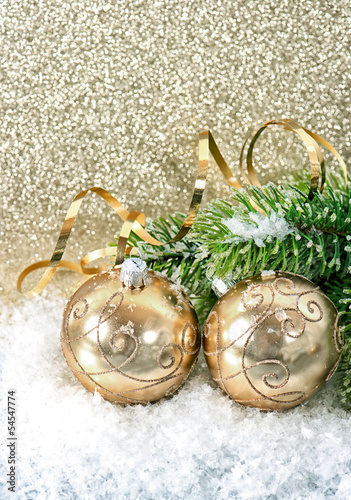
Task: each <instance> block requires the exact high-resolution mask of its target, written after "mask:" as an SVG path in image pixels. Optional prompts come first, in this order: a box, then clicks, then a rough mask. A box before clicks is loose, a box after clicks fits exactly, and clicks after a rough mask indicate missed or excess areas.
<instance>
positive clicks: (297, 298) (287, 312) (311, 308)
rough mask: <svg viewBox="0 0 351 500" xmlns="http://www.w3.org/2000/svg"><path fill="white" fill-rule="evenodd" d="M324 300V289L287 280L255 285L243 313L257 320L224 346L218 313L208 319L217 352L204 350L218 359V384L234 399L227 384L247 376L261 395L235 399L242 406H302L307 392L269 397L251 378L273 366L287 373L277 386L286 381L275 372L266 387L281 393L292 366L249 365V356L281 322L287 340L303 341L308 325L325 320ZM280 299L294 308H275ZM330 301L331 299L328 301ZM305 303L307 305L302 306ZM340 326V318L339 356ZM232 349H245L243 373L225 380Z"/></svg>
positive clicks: (267, 361) (335, 338)
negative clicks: (254, 344)
mask: <svg viewBox="0 0 351 500" xmlns="http://www.w3.org/2000/svg"><path fill="white" fill-rule="evenodd" d="M310 294H313V298H311V299H308V295H310ZM316 295H317V296H321V297H323V298H325V299H327V297H326V296H325V295H324V294H323V293H322V292H321V291H320V289H319V288H318V287H317V288H313V289H311V290H304V291H301V290H298V289H297V288H296V287H295V284H294V282H293V281H292V280H290V279H288V278H285V277H277V278H275V280H274V282H273V283H271V284H270V283H262V284H251V285H250V286H249V287H248V288H247V289H246V290H245V291H243V293H242V295H241V304H242V306H241V307H242V310H244V311H245V310H250V311H252V312H253V313H256V315H252V317H253V318H254V322H253V324H250V326H249V327H248V328H247V329H246V330H245V331H244V332H242V333H241V332H240V333H239V334H238V335H237V336H236V337H235V338H234V340H230V341H229V342H227V343H225V345H221V341H223V336H221V331H220V321H219V315H218V313H217V311H212V312H211V313H210V315H209V317H208V320H207V325H206V329H205V331H204V339H205V341H207V339H209V338H210V337H211V336H212V338H215V348H214V349H212V350H211V351H210V352H209V351H208V350H204V352H205V355H206V356H215V357H216V364H217V372H218V377H216V378H214V380H215V381H216V382H217V383H218V384H219V385H220V386H221V387H222V389H223V390H224V391H225V392H226V393H227V394H229V395H230V396H231V397H232V398H233V394H232V393H231V392H230V390H229V388H228V387H227V385H226V383H227V382H228V381H230V380H232V379H234V378H235V377H238V376H239V375H243V376H244V377H245V379H246V381H247V383H248V384H249V385H250V387H251V388H252V389H253V390H254V392H255V393H256V394H257V397H255V398H252V399H237V398H235V397H234V398H233V399H234V400H235V401H237V402H239V403H248V402H250V401H261V400H269V401H273V402H274V403H281V404H290V403H294V402H298V401H299V400H301V399H303V398H304V397H305V395H306V394H305V392H304V391H303V390H291V391H284V392H277V393H276V394H274V395H272V394H267V393H266V392H265V391H264V390H263V389H262V388H258V387H257V384H255V383H254V382H253V381H252V378H250V371H251V370H253V369H254V368H256V367H258V366H262V365H266V364H267V365H270V366H272V365H273V366H274V365H275V366H276V367H277V368H278V367H281V368H280V370H283V372H282V373H283V380H282V381H281V382H276V383H275V381H278V380H279V379H281V378H282V376H280V377H279V374H278V373H275V370H270V371H267V372H266V373H264V374H263V375H262V377H261V379H262V382H263V386H265V387H267V388H269V389H281V388H283V387H285V386H287V385H288V384H289V381H290V378H291V374H290V370H289V366H288V364H287V363H286V362H284V361H283V360H281V359H263V360H260V361H257V362H255V363H251V364H247V354H248V349H249V345H250V342H253V340H254V339H255V338H256V340H257V338H258V337H259V336H260V334H261V335H262V331H266V330H267V326H265V323H267V322H268V321H270V324H271V322H272V321H275V320H276V321H277V322H278V323H280V329H279V330H280V332H281V334H282V335H283V336H287V337H289V338H290V339H292V341H293V340H296V339H298V338H300V337H301V336H302V335H303V334H304V332H305V331H306V325H307V323H318V322H320V321H322V319H323V316H324V315H323V309H322V307H321V305H320V304H319V303H318V301H317V299H316V297H315V296H316ZM279 296H282V297H290V298H292V299H293V300H292V301H291V302H292V304H293V305H292V306H287V305H284V306H283V307H275V308H274V303H275V301H276V300H277V299H279ZM327 300H329V299H327ZM302 301H304V302H303V303H302ZM338 325H339V315H338V314H337V315H336V319H335V322H334V329H333V343H334V346H335V349H336V351H337V352H338V353H341V351H342V347H343V337H342V333H341V330H340V327H339V326H338ZM232 347H237V349H241V351H239V352H241V356H240V363H241V369H240V370H238V371H235V373H231V374H229V375H226V376H223V374H222V368H221V359H222V356H223V355H224V354H225V353H226V352H228V350H229V349H231V348H232ZM339 360H340V357H339V359H338V360H337V362H336V363H335V365H334V366H333V368H332V370H331V371H330V373H329V374H328V375H327V377H326V380H329V379H330V378H331V376H332V375H333V373H334V372H335V370H336V368H337V366H338V363H339Z"/></svg>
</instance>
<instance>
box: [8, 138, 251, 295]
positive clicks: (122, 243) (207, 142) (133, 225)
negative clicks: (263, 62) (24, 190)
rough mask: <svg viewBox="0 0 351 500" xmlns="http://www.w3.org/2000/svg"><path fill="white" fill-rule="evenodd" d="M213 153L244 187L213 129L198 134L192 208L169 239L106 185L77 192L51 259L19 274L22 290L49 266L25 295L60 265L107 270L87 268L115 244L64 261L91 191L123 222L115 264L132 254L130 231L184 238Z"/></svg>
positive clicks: (145, 236) (41, 286) (36, 291)
mask: <svg viewBox="0 0 351 500" xmlns="http://www.w3.org/2000/svg"><path fill="white" fill-rule="evenodd" d="M210 153H211V154H212V156H213V158H214V159H215V161H216V163H217V165H218V167H219V169H220V170H221V172H222V174H223V176H224V177H225V179H226V181H227V182H228V184H229V185H230V186H233V187H237V188H239V189H240V188H241V187H242V186H241V185H240V183H239V182H238V181H237V180H236V178H235V177H234V176H233V173H232V171H231V170H230V168H229V166H228V165H227V163H226V162H225V160H224V158H223V156H222V154H221V153H220V151H219V149H218V146H217V144H216V142H215V140H214V138H213V136H212V134H211V132H210V131H209V130H207V131H205V132H201V133H200V135H199V162H198V171H197V176H196V180H195V186H194V190H193V195H192V199H191V203H190V207H189V210H188V213H187V216H186V218H185V221H184V223H183V225H182V227H181V228H180V230H179V232H178V233H177V234H176V235H175V236H174V238H172V239H171V240H170V241H159V240H157V239H155V238H154V237H153V236H151V234H149V233H148V232H147V231H146V230H145V229H144V227H143V226H144V224H145V214H144V213H143V212H136V211H134V210H133V211H132V212H128V210H127V209H126V208H125V207H124V206H123V205H122V204H121V203H120V202H119V201H118V200H117V199H116V198H115V197H114V196H112V194H111V193H109V192H108V191H106V190H105V189H103V188H99V187H93V188H89V189H85V190H84V191H81V192H80V193H78V194H77V195H76V197H75V198H74V200H73V202H72V204H71V206H70V207H69V210H68V212H67V215H66V218H65V220H64V223H63V226H62V229H61V232H60V235H59V238H58V240H57V243H56V247H55V250H54V252H53V254H52V257H51V259H50V261H47V260H45V261H41V262H37V263H35V264H31V265H30V266H28V267H26V268H25V269H24V270H23V271H22V273H21V274H20V275H19V277H18V280H17V289H18V291H20V292H22V283H23V281H24V279H25V278H26V277H27V276H28V274H29V273H31V272H32V271H34V270H35V269H39V268H42V267H46V268H47V269H46V270H45V272H44V275H43V276H42V278H41V279H40V281H39V282H38V283H37V284H36V285H35V287H34V288H32V289H31V290H29V291H27V292H25V293H24V295H26V296H27V297H34V296H36V295H38V294H40V293H41V292H42V291H43V290H44V288H45V287H46V286H47V285H48V284H49V282H50V281H51V280H52V278H53V276H54V274H55V272H56V270H57V268H58V267H67V268H69V269H74V270H75V271H78V272H80V273H83V274H95V273H98V272H101V271H102V270H105V269H106V266H97V267H94V268H87V267H86V266H87V265H88V264H89V263H90V262H92V261H94V260H96V259H98V258H101V257H105V256H108V255H114V254H115V249H114V248H113V247H107V248H102V249H99V250H95V251H94V252H90V253H89V254H87V255H86V256H85V257H84V258H83V259H82V260H81V263H80V265H79V264H74V263H71V262H69V261H62V260H61V259H62V256H63V253H64V251H65V248H66V246H67V241H68V238H69V236H70V234H71V231H72V228H73V224H74V221H75V219H76V216H77V214H78V211H79V208H80V206H81V203H82V201H83V199H84V198H85V196H86V195H87V194H88V193H89V192H93V193H96V194H97V195H98V196H100V197H101V198H103V199H104V200H105V201H106V203H107V204H108V205H110V207H111V208H113V209H114V210H115V212H116V213H117V214H118V215H119V216H120V217H121V219H122V220H123V221H124V224H123V226H122V229H121V233H120V237H119V239H118V245H117V255H116V261H115V265H119V264H121V263H122V262H123V260H124V257H125V254H126V253H127V254H129V253H130V250H131V248H126V246H127V242H128V238H129V234H130V232H131V231H132V230H133V232H134V233H136V234H137V235H138V236H139V237H140V238H142V239H143V240H144V241H145V242H147V243H149V244H151V245H154V246H161V245H165V244H167V243H173V242H176V241H179V240H181V239H182V238H183V237H184V236H185V235H186V234H187V232H188V231H189V230H190V228H191V227H192V225H193V223H194V221H195V218H196V216H197V213H198V211H199V208H200V203H201V200H202V197H203V193H204V189H205V186H206V179H207V171H208V163H209V154H210Z"/></svg>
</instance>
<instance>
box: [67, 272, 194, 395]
mask: <svg viewBox="0 0 351 500" xmlns="http://www.w3.org/2000/svg"><path fill="white" fill-rule="evenodd" d="M120 273H121V270H120V269H114V270H111V271H106V272H103V273H100V274H98V275H96V276H94V277H93V278H91V279H89V280H88V281H86V282H85V283H84V284H83V285H82V286H81V287H80V288H79V289H78V290H77V291H76V292H75V293H74V295H73V296H72V297H71V299H70V300H69V302H68V304H67V307H66V309H65V311H64V315H63V324H62V331H61V345H62V350H63V354H64V356H65V358H66V361H67V363H68V365H69V366H70V368H71V370H72V371H73V373H74V375H75V376H76V377H77V379H78V380H79V381H80V382H81V383H82V384H83V385H84V387H86V388H87V389H88V390H89V391H91V392H94V391H95V390H97V391H98V392H99V393H100V394H101V395H102V396H103V397H104V398H105V399H107V400H110V401H117V402H120V403H144V402H147V401H155V400H158V399H160V398H162V397H163V396H166V395H169V394H171V393H173V392H174V391H176V390H177V389H178V388H179V387H180V385H181V384H182V383H183V382H184V380H185V379H186V378H187V377H188V375H189V373H190V371H191V369H192V368H193V366H194V364H195V362H196V359H197V355H198V351H199V349H200V343H201V337H200V331H199V327H198V320H197V316H196V313H195V310H194V308H193V306H192V305H191V303H190V301H189V299H188V298H187V296H186V295H185V293H184V292H183V291H182V290H181V289H180V288H179V287H178V286H177V285H174V284H173V283H172V282H171V281H170V280H169V279H168V278H167V277H166V276H164V275H162V274H160V273H155V272H153V271H149V279H148V284H147V285H146V286H142V287H140V288H134V289H130V288H127V287H126V286H124V285H123V284H122V282H121V279H120Z"/></svg>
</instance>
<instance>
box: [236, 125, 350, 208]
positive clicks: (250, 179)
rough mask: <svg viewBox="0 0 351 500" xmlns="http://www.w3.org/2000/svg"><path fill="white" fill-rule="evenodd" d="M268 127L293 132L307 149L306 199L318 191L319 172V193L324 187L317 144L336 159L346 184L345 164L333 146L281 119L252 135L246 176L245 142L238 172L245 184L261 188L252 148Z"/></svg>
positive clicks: (309, 131) (322, 158) (323, 176)
mask: <svg viewBox="0 0 351 500" xmlns="http://www.w3.org/2000/svg"><path fill="white" fill-rule="evenodd" d="M270 125H279V126H281V127H284V128H285V129H286V130H290V131H291V132H295V133H296V134H298V135H299V136H300V138H301V139H302V141H303V143H304V144H305V146H306V148H307V152H308V156H309V160H310V168H311V181H310V190H309V194H308V197H309V199H310V200H311V199H312V198H313V196H314V193H315V192H316V191H317V189H318V185H319V171H320V170H321V181H320V188H319V190H320V192H322V191H323V188H324V185H325V162H324V156H323V153H322V151H321V149H320V147H319V145H318V143H319V144H322V145H323V146H325V147H326V148H327V149H328V150H329V151H330V152H331V153H332V154H333V155H334V156H335V157H336V159H337V160H338V162H339V164H340V166H341V169H342V172H343V175H344V179H345V184H346V183H347V169H346V165H345V162H344V161H343V159H342V158H341V156H340V155H339V153H338V152H337V151H336V149H335V148H333V146H332V145H331V144H329V142H328V141H326V140H325V139H323V137H320V136H319V135H317V134H315V133H314V132H312V131H311V130H308V129H307V128H304V127H302V126H301V125H299V124H298V123H297V122H295V121H293V120H290V119H287V118H283V119H280V120H271V121H269V122H267V123H265V124H264V125H262V127H261V128H259V129H258V130H257V132H256V133H255V134H254V136H253V138H252V140H251V142H250V144H249V147H248V151H247V156H246V167H247V171H248V175H246V173H245V171H244V168H243V163H244V162H243V157H244V150H245V146H246V144H247V141H248V140H246V141H245V143H244V145H243V147H242V149H241V153H240V172H241V175H242V177H243V178H244V180H245V182H247V184H251V185H255V186H259V187H262V186H261V183H260V181H259V180H258V178H257V175H256V172H255V169H254V166H253V162H252V155H253V150H254V146H255V143H256V141H257V139H258V138H259V136H260V135H261V134H262V132H263V131H264V130H265V129H266V128H267V127H269V126H270Z"/></svg>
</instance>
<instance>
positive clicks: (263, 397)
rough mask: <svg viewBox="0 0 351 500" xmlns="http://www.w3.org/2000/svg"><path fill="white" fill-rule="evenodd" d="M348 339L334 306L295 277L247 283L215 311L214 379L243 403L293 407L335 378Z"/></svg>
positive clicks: (209, 335)
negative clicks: (343, 335) (344, 336)
mask: <svg viewBox="0 0 351 500" xmlns="http://www.w3.org/2000/svg"><path fill="white" fill-rule="evenodd" d="M342 346H343V339H342V336H341V333H340V326H339V315H338V312H337V310H336V308H335V306H334V304H333V303H332V302H331V301H330V300H329V299H328V298H327V297H326V296H325V295H324V294H323V293H322V292H321V291H320V289H319V288H316V287H315V286H314V285H313V283H311V282H310V281H309V280H307V279H305V278H303V277H302V276H297V275H295V274H290V273H281V272H276V273H262V275H257V276H254V277H252V278H249V279H246V280H243V281H241V282H240V283H238V284H236V285H235V286H234V287H233V288H231V289H230V290H229V291H228V292H227V293H226V294H225V295H223V296H222V297H221V298H220V299H219V300H218V302H217V303H216V305H215V306H214V307H213V309H212V311H211V312H210V314H209V316H208V318H207V321H206V324H205V331H204V351H205V357H206V361H207V364H208V366H209V368H210V370H211V374H212V376H213V378H214V380H215V381H216V382H217V383H218V385H219V386H220V387H221V388H222V389H223V390H224V391H225V392H226V393H227V394H228V395H229V396H231V397H232V398H233V399H234V400H235V401H236V402H238V403H242V404H244V405H247V406H254V407H257V408H260V409H263V410H273V409H278V410H282V409H286V408H291V407H293V406H295V405H297V404H300V403H302V402H303V401H305V400H306V399H308V398H309V397H310V396H312V395H313V394H314V393H315V392H317V390H318V389H319V388H320V387H322V385H323V384H324V383H325V382H326V381H327V380H329V379H330V378H331V377H332V375H333V374H334V372H335V370H336V368H337V365H338V363H339V360H340V356H341V351H342Z"/></svg>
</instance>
